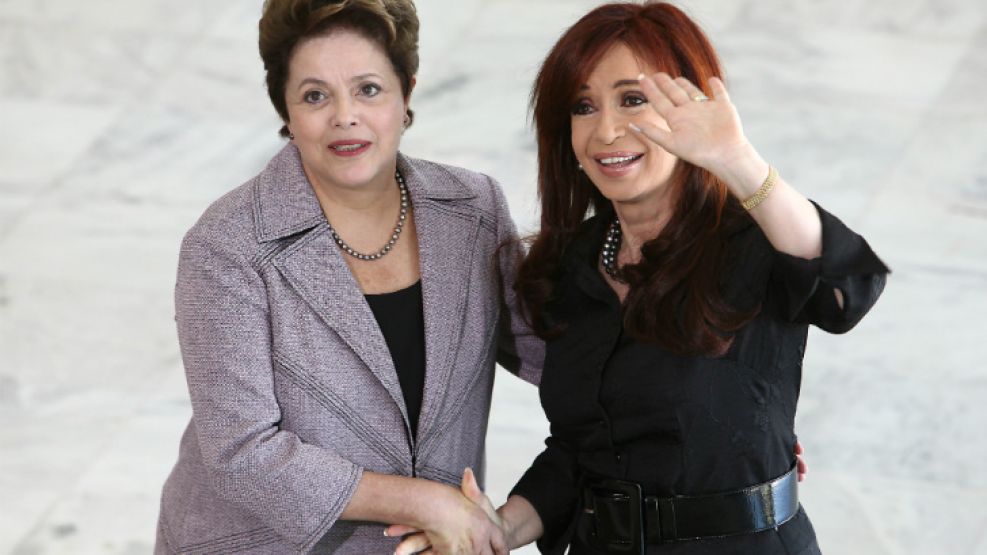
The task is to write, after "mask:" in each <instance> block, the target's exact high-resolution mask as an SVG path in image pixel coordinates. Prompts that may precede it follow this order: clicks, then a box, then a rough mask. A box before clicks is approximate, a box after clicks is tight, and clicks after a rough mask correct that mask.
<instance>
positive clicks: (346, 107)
mask: <svg viewBox="0 0 987 555" xmlns="http://www.w3.org/2000/svg"><path fill="white" fill-rule="evenodd" d="M331 123H332V125H333V127H340V128H349V127H355V126H356V124H357V116H356V111H355V110H354V106H353V102H352V101H350V100H349V99H346V98H344V99H342V100H340V101H339V103H338V104H337V105H336V110H335V112H334V113H333V114H332V122H331Z"/></svg>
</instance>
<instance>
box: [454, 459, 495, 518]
mask: <svg viewBox="0 0 987 555" xmlns="http://www.w3.org/2000/svg"><path fill="white" fill-rule="evenodd" d="M462 491H463V495H465V496H466V498H467V499H469V500H470V501H472V502H474V503H476V504H477V505H479V506H480V508H482V509H483V512H485V513H487V516H488V517H490V520H492V521H494V522H500V515H498V514H497V508H496V507H494V506H493V503H491V502H490V498H489V497H487V495H486V494H485V493H483V490H482V489H480V485H479V484H477V483H476V476H475V475H474V474H473V469H472V468H469V467H467V468H466V469H465V470H463V483H462Z"/></svg>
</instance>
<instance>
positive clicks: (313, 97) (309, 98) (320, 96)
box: [302, 91, 326, 104]
mask: <svg viewBox="0 0 987 555" xmlns="http://www.w3.org/2000/svg"><path fill="white" fill-rule="evenodd" d="M325 98H326V95H325V93H323V92H322V91H308V92H307V93H305V96H303V97H302V99H303V100H304V101H305V102H308V103H309V104H318V103H319V102H322V101H323V100H325Z"/></svg>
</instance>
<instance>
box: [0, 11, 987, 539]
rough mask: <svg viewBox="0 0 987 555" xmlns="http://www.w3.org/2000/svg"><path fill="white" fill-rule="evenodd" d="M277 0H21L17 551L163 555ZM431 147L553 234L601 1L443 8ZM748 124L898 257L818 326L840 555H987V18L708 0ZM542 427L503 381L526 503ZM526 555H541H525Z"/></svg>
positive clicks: (818, 370)
mask: <svg viewBox="0 0 987 555" xmlns="http://www.w3.org/2000/svg"><path fill="white" fill-rule="evenodd" d="M260 4H261V2H260V1H259V0H251V1H244V0H238V1H233V0H213V1H210V2H191V1H187V0H186V1H183V0H168V1H165V0H142V1H141V2H124V1H121V0H90V1H88V2H73V1H69V0H33V1H27V0H0V130H2V132H0V422H4V423H5V425H4V426H2V427H0V553H11V554H17V555H26V554H48V553H53V554H54V553H59V554H61V553H73V554H87V553H93V554H96V553H101V554H103V553H105V554H139V553H149V552H150V548H151V542H152V541H153V535H154V519H155V517H156V511H157V500H158V494H159V490H160V485H161V482H162V480H163V479H164V476H165V475H166V473H167V472H168V470H169V468H170V466H171V464H172V463H173V461H174V458H175V454H176V447H177V441H178V436H179V434H180V433H181V429H182V427H183V425H184V422H185V420H186V419H187V418H188V415H189V406H188V401H187V393H186V391H185V384H184V377H183V375H182V372H181V365H180V361H179V357H178V351H177V342H176V339H175V333H174V325H173V320H172V316H173V309H172V306H171V302H172V289H173V286H174V268H175V263H176V256H177V249H178V243H179V240H180V238H181V236H182V234H183V232H184V231H185V230H186V229H187V228H188V227H189V226H190V225H191V224H192V222H194V221H195V219H196V218H197V217H198V215H199V214H200V213H201V211H202V210H203V209H204V208H205V206H207V205H208V203H210V202H211V201H212V200H214V199H215V198H217V197H218V196H219V195H221V194H222V193H223V192H225V191H227V190H228V189H230V188H232V187H234V186H236V185H237V184H239V183H241V182H243V181H244V180H246V179H247V178H249V177H250V176H252V175H253V174H255V173H256V172H257V171H258V170H259V169H260V168H261V167H262V166H263V165H264V164H265V162H266V161H267V159H268V158H269V157H270V156H271V154H272V153H273V152H274V151H275V150H276V149H277V148H278V147H279V145H280V144H281V140H280V139H279V138H278V137H277V134H276V131H277V128H278V122H277V118H276V116H275V114H274V111H273V110H272V109H271V108H270V106H269V103H268V101H267V97H266V93H265V90H264V87H263V72H262V67H261V65H260V62H259V59H258V56H257V54H256V22H257V18H258V14H259V10H260ZM418 4H419V8H420V12H421V18H422V22H423V28H422V32H423V36H422V69H421V73H420V75H419V83H420V84H419V87H418V90H417V92H416V95H415V99H414V108H415V109H416V110H417V114H418V117H417V121H416V123H415V126H414V127H413V128H412V129H411V130H410V131H409V132H408V134H407V135H406V136H405V140H404V147H403V149H404V150H405V151H406V152H408V153H409V154H413V155H416V156H420V157H425V158H433V159H437V160H441V161H445V162H448V163H453V164H458V165H462V166H467V167H470V168H473V169H477V170H481V171H485V172H488V173H490V174H491V175H493V176H495V177H497V178H498V179H499V180H500V181H501V183H502V184H503V185H504V188H505V190H506V192H507V195H508V198H509V200H510V203H511V207H512V210H513V212H514V215H515V217H516V219H517V220H518V222H519V224H520V226H521V227H522V229H525V230H529V231H530V230H532V229H533V226H534V224H535V222H536V213H535V198H534V165H535V151H534V143H533V139H532V135H531V131H530V128H529V126H528V124H527V121H528V120H527V111H526V109H527V107H526V102H527V94H528V87H529V85H530V82H531V80H532V78H533V77H534V74H535V71H536V69H537V67H538V64H539V62H540V60H541V58H542V56H544V53H545V52H546V51H547V49H548V47H549V46H550V45H551V44H552V42H553V40H554V39H555V38H556V37H557V36H558V34H559V33H560V32H561V30H562V29H564V28H565V27H566V26H567V25H568V24H570V23H571V22H573V21H574V20H575V19H576V18H577V17H578V16H579V15H580V14H582V13H584V12H585V11H586V10H587V9H588V8H590V7H591V6H593V5H595V4H596V2H595V1H587V0H524V1H522V0H418ZM679 5H681V6H683V7H685V8H686V9H687V10H688V11H689V12H690V13H692V14H693V15H694V16H695V17H696V18H697V19H698V20H699V21H700V22H701V23H702V24H703V25H704V26H705V28H707V29H708V31H709V33H710V35H711V37H712V38H713V40H714V42H715V43H716V44H717V45H718V47H719V49H720V52H721V54H722V57H723V60H724V63H725V66H726V68H727V69H728V73H727V78H728V79H729V84H730V86H731V90H732V95H733V98H734V101H735V103H736V104H737V105H738V106H739V108H740V110H741V115H742V116H743V117H744V122H745V128H746V130H747V132H748V135H749V136H750V137H751V139H752V141H753V142H754V144H755V145H756V146H757V147H758V148H759V150H760V151H761V152H762V154H763V155H764V156H765V157H766V158H767V159H768V160H770V161H772V163H773V164H774V165H776V166H777V167H778V168H779V169H780V170H781V172H782V173H783V174H784V175H785V176H786V177H787V178H788V179H789V180H790V181H791V182H792V183H794V184H796V186H797V187H799V188H800V189H801V190H803V191H804V192H805V193H806V194H807V195H808V196H810V197H811V198H813V199H815V200H817V201H819V202H820V203H822V204H823V205H825V206H827V207H828V208H829V209H830V210H832V211H833V212H835V213H837V214H839V215H841V216H842V217H843V218H844V220H846V221H847V222H848V223H850V224H851V225H852V226H853V227H855V228H856V229H858V230H860V231H861V232H862V233H863V234H864V235H866V236H867V237H868V239H869V240H870V242H871V244H872V245H873V246H874V247H875V249H876V250H877V251H878V252H879V253H880V254H881V255H882V256H883V257H884V258H885V260H886V261H887V262H888V263H889V265H890V266H892V268H893V269H894V274H893V276H892V277H891V280H890V282H889V285H888V288H887V291H886V293H885V295H884V298H883V299H882V301H881V302H880V303H879V305H878V306H877V307H876V308H875V310H874V311H873V313H872V314H871V316H870V317H869V318H868V319H866V320H865V321H864V322H863V323H862V324H861V325H860V326H859V327H858V328H857V329H855V330H854V331H853V332H852V333H850V334H849V335H847V336H842V337H833V336H827V335H825V334H822V333H815V332H813V333H812V334H811V337H810V346H809V351H808V354H807V357H806V361H805V380H804V384H803V395H802V400H801V406H800V414H799V418H798V432H799V434H800V437H801V439H802V441H803V442H804V443H805V445H806V448H807V450H808V457H809V461H810V465H811V474H810V477H809V480H808V481H807V482H806V483H805V484H804V488H803V500H804V504H805V506H806V508H807V510H808V512H809V513H810V515H812V517H813V520H814V522H815V525H816V528H817V532H818V534H819V537H820V542H821V544H822V547H823V549H824V550H825V551H826V552H828V553H841V554H842V553H848V554H858V553H859V554H882V555H883V554H896V553H915V554H927V553H936V554H938V553H943V554H945V553H949V554H967V553H972V554H980V555H985V554H987V509H985V504H987V473H982V472H980V471H979V469H980V467H981V464H982V461H984V460H987V442H985V441H984V440H985V435H984V432H983V429H984V428H983V427H984V424H985V423H987V402H985V401H987V367H985V366H987V363H985V359H987V348H985V343H987V324H985V322H984V314H987V240H985V239H984V237H987V105H985V103H984V99H985V98H987V5H985V4H984V3H983V2H980V1H978V0H935V1H933V0H897V1H891V0H876V1H875V0H870V1H864V0H845V1H843V2H838V3H837V2H818V1H810V0H788V1H780V0H759V1H757V2H755V1H752V0H683V1H681V2H679ZM545 432H546V425H545V423H544V420H543V418H542V416H541V411H540V408H539V405H538V401H537V396H536V394H535V392H534V390H533V388H531V387H529V386H527V385H525V384H523V383H521V382H519V381H518V380H515V379H513V378H512V377H510V376H508V375H506V374H504V375H502V376H501V377H500V379H499V380H498V384H497V390H496V393H495V405H494V409H493V416H492V420H491V429H490V436H489V462H490V466H491V476H490V484H489V490H490V493H491V496H492V497H494V499H495V500H501V499H503V497H504V495H505V494H506V492H507V491H508V489H509V488H510V486H511V484H512V482H513V480H514V479H515V478H516V477H517V476H518V475H519V474H520V472H521V471H522V470H523V469H524V468H525V466H526V464H527V462H528V461H529V460H530V458H531V457H532V456H533V455H534V454H535V453H537V452H538V451H539V449H540V444H541V441H542V439H543V436H544V435H545ZM527 552H533V551H532V550H530V548H529V550H528V551H527Z"/></svg>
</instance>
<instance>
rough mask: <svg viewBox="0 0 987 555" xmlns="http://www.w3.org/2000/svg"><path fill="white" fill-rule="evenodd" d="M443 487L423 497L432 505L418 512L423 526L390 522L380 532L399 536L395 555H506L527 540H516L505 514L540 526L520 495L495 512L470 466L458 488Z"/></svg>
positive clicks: (536, 517) (528, 505) (533, 511)
mask: <svg viewBox="0 0 987 555" xmlns="http://www.w3.org/2000/svg"><path fill="white" fill-rule="evenodd" d="M445 488H446V489H447V491H446V493H445V494H444V495H441V496H434V497H433V496H430V497H431V498H430V499H427V500H423V502H425V503H429V504H431V505H432V506H431V507H422V514H425V515H427V516H426V517H425V522H426V523H427V524H426V526H425V527H423V528H415V527H413V526H408V525H405V524H394V525H391V526H389V527H388V528H387V529H386V530H385V531H384V535H385V536H390V537H397V536H401V537H402V540H401V543H400V544H399V545H398V547H397V549H396V550H395V554H396V555H412V554H415V553H423V554H428V555H439V554H441V555H446V554H455V555H460V554H464V555H465V554H482V555H490V554H496V555H503V554H506V553H508V552H509V551H510V550H511V549H513V548H516V547H520V546H521V545H524V544H525V543H528V542H519V541H518V540H519V538H517V537H515V536H516V534H515V533H513V532H514V528H515V527H514V526H510V525H509V524H510V523H509V522H508V519H506V518H505V514H516V515H517V516H519V517H523V516H528V517H529V518H530V517H533V518H534V520H536V521H538V522H537V527H538V528H539V529H540V528H541V523H540V520H539V519H538V516H537V513H536V512H535V510H534V508H533V507H531V505H530V504H529V503H528V502H527V501H526V500H524V498H521V497H517V496H514V497H512V498H511V499H510V501H509V503H507V504H505V505H504V506H503V507H501V508H500V510H499V511H498V510H497V509H495V508H494V506H493V503H491V502H490V498H488V497H487V496H486V494H484V493H483V491H482V490H481V489H480V486H479V485H478V484H477V482H476V477H475V476H474V475H473V470H472V469H470V468H467V469H466V470H464V471H463V479H462V483H461V484H460V488H459V489H458V490H457V489H456V488H453V487H451V486H445ZM512 509H513V510H512ZM524 513H527V515H525V514H524ZM531 524H534V523H531ZM528 527H530V526H528ZM539 531H540V530H539ZM535 537H537V536H535ZM528 541H531V540H530V539H529V540H528Z"/></svg>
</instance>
